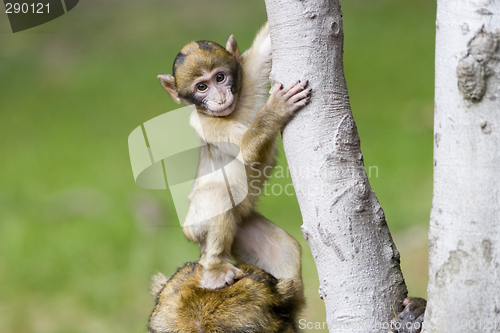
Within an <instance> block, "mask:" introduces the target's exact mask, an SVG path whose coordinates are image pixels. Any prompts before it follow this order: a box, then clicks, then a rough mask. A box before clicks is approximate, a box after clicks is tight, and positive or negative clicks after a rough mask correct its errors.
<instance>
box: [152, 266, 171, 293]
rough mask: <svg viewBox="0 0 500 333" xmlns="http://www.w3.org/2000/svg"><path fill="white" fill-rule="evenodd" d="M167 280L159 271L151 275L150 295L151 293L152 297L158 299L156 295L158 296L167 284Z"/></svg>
mask: <svg viewBox="0 0 500 333" xmlns="http://www.w3.org/2000/svg"><path fill="white" fill-rule="evenodd" d="M167 281H168V280H167V278H166V277H165V275H163V274H162V273H160V272H158V273H156V274H155V275H153V276H152V277H151V295H153V296H154V298H156V299H158V296H160V292H161V291H162V290H163V287H165V285H166V284H167Z"/></svg>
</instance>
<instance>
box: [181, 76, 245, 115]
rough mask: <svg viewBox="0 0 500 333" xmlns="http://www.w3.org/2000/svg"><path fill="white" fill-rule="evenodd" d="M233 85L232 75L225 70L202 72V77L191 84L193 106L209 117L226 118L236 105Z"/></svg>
mask: <svg viewBox="0 0 500 333" xmlns="http://www.w3.org/2000/svg"><path fill="white" fill-rule="evenodd" d="M233 85H234V78H233V75H232V74H231V73H230V72H229V71H228V70H227V69H226V68H215V69H213V70H211V71H208V70H203V75H201V76H199V77H198V78H196V79H195V80H194V81H193V84H192V88H191V90H192V91H193V99H194V101H195V103H194V104H196V105H197V106H199V107H200V106H201V107H202V108H201V110H202V111H205V113H207V114H208V115H210V116H216V117H224V116H227V115H229V114H231V112H233V110H234V106H235V104H236V103H235V102H236V99H235V98H234V97H235V96H234V94H233ZM199 109H200V108H199Z"/></svg>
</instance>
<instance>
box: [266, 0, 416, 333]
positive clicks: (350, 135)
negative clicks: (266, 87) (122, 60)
mask: <svg viewBox="0 0 500 333" xmlns="http://www.w3.org/2000/svg"><path fill="white" fill-rule="evenodd" d="M266 6H267V13H268V19H269V24H270V29H271V41H272V47H273V69H272V73H271V80H272V81H274V82H282V83H284V84H285V85H287V84H289V83H291V82H293V81H296V80H298V79H301V80H309V82H310V83H309V84H310V87H312V88H313V92H312V98H311V102H310V104H309V105H308V106H307V107H305V108H304V109H302V110H300V111H298V113H297V115H296V116H295V118H294V119H293V120H292V121H291V122H290V123H289V124H288V125H287V127H286V129H285V130H284V132H283V143H284V147H285V153H286V157H287V160H288V164H289V167H290V171H291V175H292V180H293V184H294V187H295V191H296V193H297V199H298V202H299V205H300V209H301V213H302V217H303V226H302V231H303V233H304V236H305V238H306V240H307V241H308V244H309V246H310V247H311V251H312V254H313V257H314V260H315V263H316V266H317V268H318V273H319V278H320V290H319V293H320V296H321V297H322V298H323V300H324V302H325V306H326V311H327V322H328V326H329V331H330V332H363V333H366V332H387V330H388V326H387V323H388V321H389V320H390V319H391V318H392V317H393V316H394V314H393V309H392V307H394V309H395V311H400V310H401V308H402V305H401V302H402V300H403V298H404V297H405V296H406V293H407V290H406V285H405V283H404V279H403V276H402V273H401V269H400V265H399V253H398V251H397V249H396V247H395V245H394V243H393V241H392V237H391V235H390V233H389V229H388V227H387V223H386V221H385V216H384V212H383V210H382V208H381V207H380V204H379V202H378V200H377V198H376V196H375V193H374V192H373V190H372V189H371V187H370V184H369V182H368V178H367V176H366V171H365V168H364V164H363V155H362V154H361V150H360V141H359V136H358V133H357V129H356V124H355V123H354V120H353V117H352V113H351V109H350V105H349V96H348V93H347V86H346V82H345V78H344V71H343V59H342V53H343V36H344V34H343V30H342V13H341V10H340V3H339V1H337V0H303V1H297V0H266Z"/></svg>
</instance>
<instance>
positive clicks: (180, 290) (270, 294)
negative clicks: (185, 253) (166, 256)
mask: <svg viewBox="0 0 500 333" xmlns="http://www.w3.org/2000/svg"><path fill="white" fill-rule="evenodd" d="M238 268H239V269H241V270H242V271H243V274H242V275H241V276H239V277H238V278H236V280H235V282H234V284H233V285H231V286H229V287H227V288H224V289H219V290H208V289H202V288H200V287H199V283H200V279H201V275H202V268H201V266H200V265H198V264H196V263H188V264H186V265H185V266H184V267H182V268H180V269H179V270H178V271H177V272H176V273H175V274H174V276H172V277H171V278H170V280H168V282H165V283H164V285H163V286H162V288H161V289H160V291H159V292H158V294H156V295H155V297H156V299H157V302H156V306H155V308H154V310H153V313H152V314H151V317H150V319H149V325H148V329H149V332H150V333H160V332H176V333H194V332H211V333H219V332H220V333H222V332H245V333H277V332H283V333H293V332H298V329H297V322H296V318H297V315H298V313H299V311H300V310H301V308H302V307H303V305H304V302H303V299H302V298H296V295H300V294H301V290H297V289H296V288H301V286H299V285H297V284H295V282H296V281H290V280H281V281H280V280H277V279H275V278H274V277H273V276H272V275H270V274H268V273H266V272H264V271H262V270H260V269H257V268H255V267H253V266H249V265H244V264H242V265H239V266H238ZM162 281H164V280H163V279H162ZM155 290H158V288H156V289H155Z"/></svg>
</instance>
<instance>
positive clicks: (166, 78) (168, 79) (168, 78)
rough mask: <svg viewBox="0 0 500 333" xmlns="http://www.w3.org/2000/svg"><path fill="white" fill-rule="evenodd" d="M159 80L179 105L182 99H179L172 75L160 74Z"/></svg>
mask: <svg viewBox="0 0 500 333" xmlns="http://www.w3.org/2000/svg"><path fill="white" fill-rule="evenodd" d="M158 78H159V79H160V83H161V85H162V87H163V88H164V89H165V90H166V91H167V92H168V93H169V95H170V96H172V98H173V100H174V101H175V102H176V103H177V104H179V103H180V102H181V99H180V98H179V94H177V90H175V79H174V77H173V76H172V75H170V74H160V75H158Z"/></svg>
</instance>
